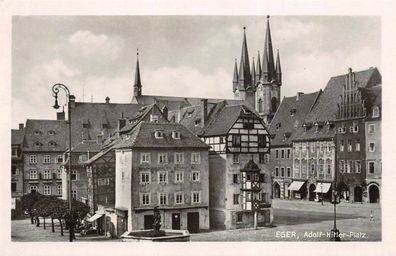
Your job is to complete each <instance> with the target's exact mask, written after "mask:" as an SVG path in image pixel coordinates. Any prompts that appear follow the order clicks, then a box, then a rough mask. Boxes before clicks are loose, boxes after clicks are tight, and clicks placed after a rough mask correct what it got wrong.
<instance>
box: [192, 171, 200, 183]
mask: <svg viewBox="0 0 396 256" xmlns="http://www.w3.org/2000/svg"><path fill="white" fill-rule="evenodd" d="M200 176H201V172H200V171H192V172H191V180H192V181H194V182H199V181H200V179H201V177H200Z"/></svg>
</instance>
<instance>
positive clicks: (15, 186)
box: [11, 182, 17, 192]
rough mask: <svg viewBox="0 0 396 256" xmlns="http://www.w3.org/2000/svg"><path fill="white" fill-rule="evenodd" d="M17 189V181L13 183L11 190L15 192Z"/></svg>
mask: <svg viewBox="0 0 396 256" xmlns="http://www.w3.org/2000/svg"><path fill="white" fill-rule="evenodd" d="M16 190H17V184H16V182H12V183H11V192H15V191H16Z"/></svg>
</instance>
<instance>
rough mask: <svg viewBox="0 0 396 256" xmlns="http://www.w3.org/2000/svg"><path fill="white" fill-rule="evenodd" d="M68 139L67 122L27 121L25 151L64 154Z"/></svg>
mask: <svg viewBox="0 0 396 256" xmlns="http://www.w3.org/2000/svg"><path fill="white" fill-rule="evenodd" d="M68 138H69V134H68V130H67V124H66V121H58V120H36V119H27V120H26V127H25V140H24V145H23V150H24V151H35V152H40V151H43V152H46V151H48V152H51V151H53V152H63V151H65V150H66V148H67V142H68Z"/></svg>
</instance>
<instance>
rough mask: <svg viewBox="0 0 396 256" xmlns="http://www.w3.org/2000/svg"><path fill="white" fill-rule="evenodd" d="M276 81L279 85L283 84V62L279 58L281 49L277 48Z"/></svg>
mask: <svg viewBox="0 0 396 256" xmlns="http://www.w3.org/2000/svg"><path fill="white" fill-rule="evenodd" d="M276 81H277V82H278V84H279V85H281V84H282V70H281V64H280V58H279V49H278V50H277V53H276Z"/></svg>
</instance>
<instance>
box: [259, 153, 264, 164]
mask: <svg viewBox="0 0 396 256" xmlns="http://www.w3.org/2000/svg"><path fill="white" fill-rule="evenodd" d="M264 157H265V154H264V153H259V164H263V163H264V161H265V159H264Z"/></svg>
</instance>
